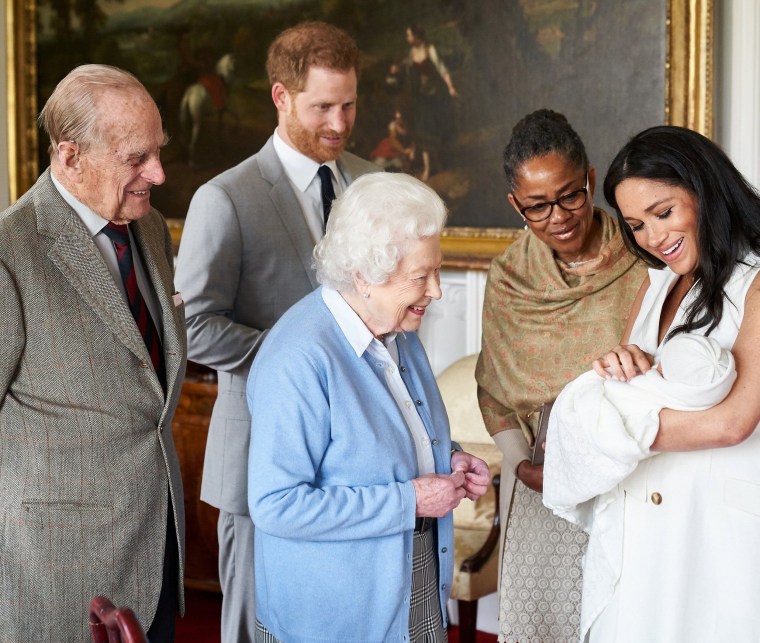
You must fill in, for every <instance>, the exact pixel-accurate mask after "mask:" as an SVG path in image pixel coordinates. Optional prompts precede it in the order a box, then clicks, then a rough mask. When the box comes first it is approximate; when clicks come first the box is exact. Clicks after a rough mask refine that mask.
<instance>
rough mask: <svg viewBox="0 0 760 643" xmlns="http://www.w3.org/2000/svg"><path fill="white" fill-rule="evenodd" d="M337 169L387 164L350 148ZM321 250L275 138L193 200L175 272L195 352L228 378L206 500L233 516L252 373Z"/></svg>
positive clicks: (240, 499) (241, 500)
mask: <svg viewBox="0 0 760 643" xmlns="http://www.w3.org/2000/svg"><path fill="white" fill-rule="evenodd" d="M338 168H339V169H340V171H341V173H342V174H343V176H344V178H345V179H346V182H347V183H350V182H351V181H353V180H354V179H356V178H357V177H358V176H360V175H361V174H366V173H368V172H377V171H379V169H380V168H378V166H376V165H374V164H373V163H369V162H368V161H364V160H362V159H360V158H358V157H356V156H354V155H353V154H348V153H344V154H343V155H342V156H341V157H340V159H339V160H338ZM313 249H314V242H313V240H312V238H311V235H310V233H309V229H308V227H307V225H306V221H305V220H304V215H303V213H302V211H301V206H300V204H299V202H298V199H297V197H296V195H295V193H294V192H293V188H292V187H291V184H290V181H289V180H288V177H287V175H286V174H285V169H284V168H283V166H282V163H281V162H280V160H279V157H278V156H277V153H276V152H275V150H274V143H273V140H272V139H271V138H270V139H269V141H267V143H266V144H265V145H264V147H263V148H261V150H260V151H259V152H258V153H257V154H255V155H254V156H252V157H250V158H248V159H246V160H245V161H243V162H242V163H240V164H239V165H237V166H236V167H233V168H231V169H230V170H227V171H226V172H224V173H222V174H220V175H219V176H217V177H216V178H214V179H213V180H211V181H209V182H208V183H206V184H205V185H203V186H201V187H200V188H199V189H198V191H197V192H196V193H195V196H194V197H193V200H192V202H191V203H190V209H189V211H188V214H187V219H186V220H185V227H184V230H183V233H182V243H181V244H180V249H179V258H178V261H177V276H176V280H177V287H178V288H179V289H180V290H181V291H182V293H183V296H184V297H185V306H186V313H187V335H188V344H189V353H188V358H189V359H191V360H194V361H196V362H198V363H200V364H205V365H206V366H209V367H211V368H214V369H216V370H217V371H218V374H219V393H218V396H217V399H216V403H215V405H214V410H213V413H212V416H211V426H210V428H209V435H208V440H207V442H206V456H205V462H204V466H203V481H202V484H201V499H202V500H204V501H205V502H207V503H209V504H211V505H213V506H215V507H218V508H219V509H223V510H224V511H227V512H230V513H236V514H247V513H248V474H247V471H248V442H249V437H250V430H251V416H250V414H249V412H248V404H247V401H246V393H245V386H246V380H247V378H248V371H249V370H250V367H251V363H252V362H253V358H254V356H255V354H256V351H257V350H258V348H259V346H260V344H261V342H262V340H263V339H264V336H265V334H266V331H267V330H268V329H270V328H271V327H272V326H273V325H274V323H275V322H276V321H277V320H278V319H279V318H280V316H281V315H282V314H283V313H284V312H285V311H286V310H287V309H288V308H290V306H292V305H293V304H294V303H295V302H296V301H298V300H299V299H301V298H302V297H304V296H305V295H307V294H308V293H309V292H311V291H312V290H314V289H315V288H316V287H317V285H318V284H317V281H316V276H315V272H314V270H313V268H312V267H311V263H312V256H311V255H312V250H313ZM272 403H273V404H281V403H287V400H272Z"/></svg>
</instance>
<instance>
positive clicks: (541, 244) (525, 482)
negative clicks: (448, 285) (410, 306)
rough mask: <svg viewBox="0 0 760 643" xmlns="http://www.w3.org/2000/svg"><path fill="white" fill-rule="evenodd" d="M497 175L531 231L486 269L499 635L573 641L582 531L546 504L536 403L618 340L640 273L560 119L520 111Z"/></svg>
mask: <svg viewBox="0 0 760 643" xmlns="http://www.w3.org/2000/svg"><path fill="white" fill-rule="evenodd" d="M504 170H505V173H506V176H507V183H508V185H509V197H508V199H509V203H510V204H511V205H512V207H513V208H515V210H517V212H518V213H519V214H520V216H521V217H522V218H523V220H524V221H525V224H526V226H525V227H526V229H527V230H528V232H527V233H526V234H525V235H523V236H522V237H521V238H520V240H519V241H517V242H515V243H514V244H512V245H511V246H510V247H509V248H507V250H506V251H505V252H504V253H503V254H502V255H501V256H499V257H497V258H495V259H494V261H493V263H492V264H491V269H490V271H489V274H488V283H487V285H486V295H485V304H484V307H483V345H482V351H481V354H480V358H479V360H478V365H477V370H476V378H477V381H478V399H479V402H480V408H481V412H482V414H483V419H484V420H485V424H486V427H487V428H488V430H489V432H490V433H491V435H492V436H493V438H494V441H495V442H496V444H497V445H498V446H499V448H500V449H501V451H502V453H503V454H504V460H503V463H502V476H501V478H502V493H501V497H502V499H503V502H502V514H501V515H502V516H507V518H506V520H503V521H502V524H503V525H506V527H505V534H504V536H505V537H504V538H503V542H504V548H503V550H502V566H501V584H500V587H501V589H500V609H499V621H500V630H501V633H500V637H499V640H500V641H507V642H509V641H520V642H521V643H525V642H526V641H533V640H535V641H542V642H544V643H550V642H554V643H560V642H563V641H573V640H575V641H577V640H578V636H579V629H578V627H579V622H580V598H581V582H582V578H581V556H582V554H583V551H584V549H585V545H586V540H587V537H586V534H585V533H584V532H582V531H580V530H578V529H577V528H576V527H574V526H573V525H571V524H570V523H568V522H566V521H564V520H562V519H560V518H557V517H555V516H553V515H552V513H551V512H550V511H549V510H548V509H546V508H545V507H544V506H543V503H542V500H541V491H542V488H543V465H534V464H531V449H532V447H533V444H534V441H535V440H534V435H535V430H536V420H537V416H538V414H537V413H536V409H537V408H538V407H540V406H541V405H542V404H543V403H545V402H550V401H552V400H554V398H556V397H557V395H558V394H559V392H560V391H561V390H562V388H563V387H564V386H565V384H567V383H568V382H569V381H570V380H572V379H574V378H575V377H577V376H578V375H580V374H581V373H582V372H583V371H586V370H588V368H589V364H591V362H592V361H593V359H594V358H595V357H597V355H598V353H599V350H600V348H602V347H605V346H607V345H614V344H616V343H617V342H618V340H619V339H620V338H621V337H622V335H623V331H624V330H625V324H626V320H627V318H628V312H629V310H630V308H631V304H632V303H633V299H634V297H635V295H636V292H637V291H638V289H639V286H640V285H641V282H642V280H643V278H644V276H645V275H646V268H645V266H644V265H643V264H642V263H641V262H639V261H637V260H636V258H635V257H634V256H633V255H632V254H630V253H629V252H628V251H627V249H626V247H625V244H624V242H623V238H622V236H621V233H620V228H619V226H618V224H617V222H616V221H615V220H614V219H613V218H611V217H609V216H608V215H607V213H606V212H604V211H603V210H601V209H600V208H595V207H594V205H593V194H594V188H595V186H596V172H595V170H594V168H593V166H591V165H589V162H588V157H587V156H586V150H585V147H584V145H583V142H582V141H581V140H580V138H579V137H578V135H577V134H576V132H575V131H574V130H573V129H572V127H571V126H570V124H569V123H568V122H567V120H566V119H565V117H564V116H562V115H561V114H557V113H556V112H553V111H551V110H547V109H542V110H538V111H536V112H533V113H532V114H528V115H527V116H525V117H524V118H523V119H522V120H521V121H520V122H519V123H518V124H517V125H516V126H515V127H514V129H513V130H512V138H511V139H510V141H509V143H508V144H507V147H506V149H505V150H504ZM610 342H611V343H610Z"/></svg>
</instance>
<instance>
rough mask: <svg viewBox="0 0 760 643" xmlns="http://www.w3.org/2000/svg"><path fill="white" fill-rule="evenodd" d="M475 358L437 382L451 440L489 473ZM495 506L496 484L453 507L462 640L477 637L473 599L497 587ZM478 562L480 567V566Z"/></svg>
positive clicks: (494, 455)
mask: <svg viewBox="0 0 760 643" xmlns="http://www.w3.org/2000/svg"><path fill="white" fill-rule="evenodd" d="M477 358H478V356H477V355H469V356H467V357H463V358H462V359H460V360H458V361H457V362H455V363H454V364H452V365H451V366H449V367H448V368H447V369H446V370H445V371H444V372H443V373H441V374H440V375H439V376H438V380H437V381H438V386H439V388H440V390H441V395H442V396H443V401H444V403H445V405H446V410H447V412H448V415H449V422H450V424H451V439H452V440H454V441H456V442H458V443H459V444H460V446H461V447H462V449H464V450H465V451H467V452H468V453H472V454H473V455H476V456H477V457H479V458H482V459H483V460H485V461H486V462H487V463H488V466H489V468H490V470H491V476H492V477H493V476H497V475H499V473H500V471H501V460H502V455H501V451H499V449H498V447H497V446H496V444H494V441H493V440H492V439H491V436H490V435H489V434H488V431H487V430H486V427H485V424H483V418H482V417H481V415H480V408H479V407H478V400H477V384H476V382H475V362H476V361H477ZM497 508H498V501H497V498H496V493H495V488H494V487H493V486H492V487H491V488H490V489H489V490H488V493H486V494H485V495H484V496H483V497H482V498H480V499H478V501H477V502H474V503H473V502H470V501H469V500H464V501H463V502H462V503H461V505H460V506H459V507H457V509H455V510H454V550H455V551H454V561H455V562H454V582H453V585H452V589H451V597H452V598H453V599H456V600H457V601H458V606H459V623H460V636H461V641H462V642H463V643H466V641H468V640H470V641H474V640H475V614H476V613H477V600H478V599H479V598H481V597H482V596H486V595H487V594H491V593H493V592H495V591H496V589H497V579H498V563H499V552H498V546H497V545H498V537H499V527H498V523H497V524H496V526H494V513H495V512H496V511H497ZM489 536H490V539H489ZM487 541H488V545H489V547H490V552H488V551H485V552H482V553H481V557H482V558H484V560H483V561H481V560H477V561H470V566H471V565H472V564H473V562H474V564H475V567H476V569H474V570H472V571H464V570H463V569H462V564H463V563H464V561H466V560H467V559H469V558H470V557H471V556H473V555H475V554H477V553H478V552H479V551H480V550H481V549H483V548H484V545H485V544H486V542H487ZM481 562H482V566H479V565H480V564H481ZM466 566H467V565H466ZM478 566H479V567H478ZM470 637H471V638H470Z"/></svg>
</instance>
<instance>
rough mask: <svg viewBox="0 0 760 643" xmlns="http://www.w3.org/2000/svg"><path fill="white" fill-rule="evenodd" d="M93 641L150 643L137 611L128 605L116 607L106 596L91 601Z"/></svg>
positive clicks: (96, 642) (94, 642)
mask: <svg viewBox="0 0 760 643" xmlns="http://www.w3.org/2000/svg"><path fill="white" fill-rule="evenodd" d="M90 635H91V636H92V643H148V639H147V638H146V636H145V632H144V631H143V629H142V627H141V626H140V622H139V621H138V620H137V617H136V616H135V613H134V612H133V611H132V610H131V609H129V608H128V607H119V608H116V607H114V604H113V603H112V602H111V601H110V600H108V599H107V598H106V597H105V596H96V597H95V598H93V599H92V600H91V601H90Z"/></svg>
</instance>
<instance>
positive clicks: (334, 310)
mask: <svg viewBox="0 0 760 643" xmlns="http://www.w3.org/2000/svg"><path fill="white" fill-rule="evenodd" d="M322 299H323V300H324V302H325V305H326V306H327V308H328V309H329V311H330V313H331V314H332V316H333V317H335V321H336V322H338V326H339V327H340V329H341V331H343V334H344V335H345V336H346V339H347V340H348V343H349V344H351V348H353V349H354V352H355V353H356V356H357V357H361V356H362V355H363V354H364V352H365V351H366V350H367V349H368V348H369V346H370V344H372V342H373V341H374V342H377V344H378V345H384V346H385V347H388V346H389V345H390V344H391V343H395V341H396V333H388V334H387V335H386V336H385V341H384V342H381V341H380V340H379V339H377V338H376V337H375V336H374V335H373V334H372V333H371V331H370V330H369V328H367V326H366V324H365V323H364V322H363V321H362V320H361V318H360V317H359V315H357V314H356V312H355V311H354V309H353V308H351V306H349V305H348V302H347V301H346V300H345V299H343V297H342V296H341V294H340V293H339V292H338V291H337V290H334V289H332V288H329V287H327V286H322Z"/></svg>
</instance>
